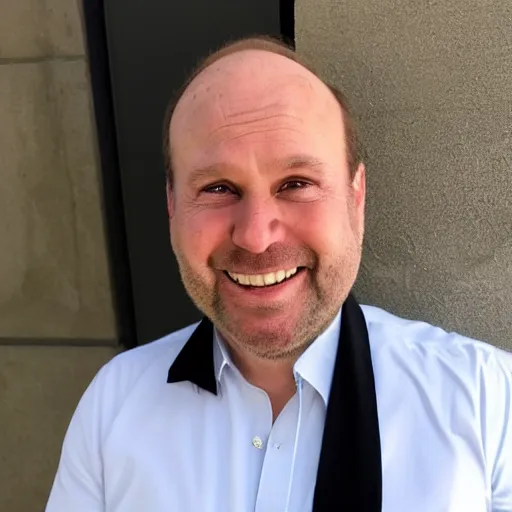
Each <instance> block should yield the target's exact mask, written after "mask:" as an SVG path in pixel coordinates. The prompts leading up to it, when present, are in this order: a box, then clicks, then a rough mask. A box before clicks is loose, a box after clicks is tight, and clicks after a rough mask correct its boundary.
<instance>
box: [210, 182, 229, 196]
mask: <svg viewBox="0 0 512 512" xmlns="http://www.w3.org/2000/svg"><path fill="white" fill-rule="evenodd" d="M203 192H206V193H207V194H218V195H223V194H229V193H235V191H234V190H233V189H232V188H231V187H229V186H228V185H226V184H224V183H217V184H215V185H209V186H208V187H205V188H204V189H203Z"/></svg>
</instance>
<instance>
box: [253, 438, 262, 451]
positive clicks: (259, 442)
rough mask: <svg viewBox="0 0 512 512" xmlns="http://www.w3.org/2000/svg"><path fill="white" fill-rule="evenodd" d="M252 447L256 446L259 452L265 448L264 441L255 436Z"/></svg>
mask: <svg viewBox="0 0 512 512" xmlns="http://www.w3.org/2000/svg"><path fill="white" fill-rule="evenodd" d="M252 445H253V446H254V448H258V450H261V449H262V448H263V441H262V440H261V439H260V438H259V437H258V436H255V437H253V439H252Z"/></svg>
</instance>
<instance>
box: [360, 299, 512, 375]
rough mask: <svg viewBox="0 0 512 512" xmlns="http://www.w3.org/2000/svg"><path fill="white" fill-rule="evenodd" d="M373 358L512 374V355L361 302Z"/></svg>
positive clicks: (434, 368)
mask: <svg viewBox="0 0 512 512" xmlns="http://www.w3.org/2000/svg"><path fill="white" fill-rule="evenodd" d="M362 309H363V313H364V316H365V319H366V323H367V326H368V333H369V338H370V345H371V350H372V358H375V359H376V360H377V361H379V360H380V361H381V363H382V364H384V363H385V361H386V360H389V359H392V360H395V361H403V362H406V363H407V364H408V365H409V366H410V368H411V369H416V370H418V371H420V372H421V370H428V371H429V372H430V374H431V376H433V375H432V373H436V372H439V373H440V374H446V375H450V376H451V377H457V376H458V377H461V378H463V379H464V380H466V379H474V378H475V377H476V376H477V374H479V373H482V372H483V373H484V374H485V373H486V372H495V371H498V372H500V373H505V374H508V375H510V374H511V370H512V368H511V366H512V365H511V360H510V358H511V355H510V354H509V353H507V352H504V351H502V350H500V349H498V348H496V347H494V346H493V345H490V344H489V343H485V342H483V341H479V340H475V339H472V338H469V337H467V336H463V335H461V334H458V333H455V332H448V331H446V330H444V329H442V328H441V327H438V326H435V325H431V324H429V323H426V322H422V321H417V320H409V319H406V318H401V317H399V316H396V315H393V314H391V313H389V312H387V311H384V310H382V309H380V308H377V307H373V306H362Z"/></svg>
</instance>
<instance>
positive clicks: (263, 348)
mask: <svg viewBox="0 0 512 512" xmlns="http://www.w3.org/2000/svg"><path fill="white" fill-rule="evenodd" d="M175 254H176V258H177V260H178V265H179V269H180V274H181V279H182V282H183V284H184V286H185V289H186V291H187V293H188V295H189V296H190V298H191V299H192V301H193V302H194V304H195V305H196V307H197V308H198V309H199V310H200V311H202V312H203V313H204V314H205V315H206V316H207V317H208V318H209V319H210V320H211V321H212V322H213V324H214V325H215V327H216V328H217V330H218V331H219V332H220V334H221V335H222V336H223V338H224V339H225V340H226V341H227V342H228V343H229V344H232V345H234V346H237V347H238V348H240V349H242V350H245V351H248V352H251V353H252V354H254V355H256V356H258V357H260V358H262V359H267V360H282V359H297V358H298V357H299V356H300V354H302V353H303V352H304V351H305V350H306V349H307V347H308V346H309V345H310V344H311V343H312V342H313V341H314V340H315V339H316V338H317V337H318V336H319V335H320V334H321V333H322V332H323V331H324V330H325V329H326V328H327V327H328V326H329V324H330V323H331V322H332V321H333V319H334V317H335V316H336V314H337V313H338V311H339V309H340V307H341V306H342V304H343V302H344V301H345V299H346V298H347V296H348V294H349V293H350V290H351V289H352V286H353V285H354V282H355V279H356V276H357V272H358V269H359V264H360V260H361V245H360V244H359V246H357V247H352V248H351V249H350V250H349V251H348V252H347V253H345V254H344V255H343V257H341V258H339V261H338V262H335V263H331V264H330V265H329V266H327V267H325V268H322V267H321V266H320V267H319V268H315V269H312V270H305V271H306V272H308V273H309V275H308V276H307V280H308V283H307V286H306V288H307V293H306V294H305V298H304V300H303V301H302V304H301V305H300V309H301V311H299V312H297V311H292V312H291V317H292V319H291V320H290V310H291V309H293V308H297V305H296V304H295V303H293V304H291V303H290V304H282V303H281V304H278V305H276V306H272V305H267V306H262V309H261V311H255V313H256V314H258V313H261V317H262V319H264V318H265V315H268V314H270V315H278V314H279V311H282V312H283V322H282V324H280V325H279V322H277V324H278V325H277V326H276V322H272V326H273V327H272V328H270V329H265V328H264V327H262V328H261V329H258V330H257V331H254V330H250V331H249V330H248V329H247V328H246V327H245V326H244V322H243V319H241V318H240V316H239V315H236V313H234V311H233V309H232V308H229V307H228V305H227V304H225V302H224V300H223V298H222V295H221V294H220V293H219V290H218V282H217V283H216V284H215V285H214V286H211V285H209V284H208V281H207V280H206V279H205V278H203V277H202V276H201V275H200V274H198V273H197V272H196V271H195V270H193V268H192V267H191V266H190V265H189V264H188V262H187V260H186V259H185V258H184V257H183V255H181V254H180V253H179V251H175ZM302 293H304V292H302ZM272 308H274V311H272ZM294 319H295V320H294ZM263 325H264V320H262V326H263Z"/></svg>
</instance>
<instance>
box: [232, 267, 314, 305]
mask: <svg viewBox="0 0 512 512" xmlns="http://www.w3.org/2000/svg"><path fill="white" fill-rule="evenodd" d="M306 273H307V270H306V269H301V270H299V271H298V272H297V273H296V274H295V275H293V276H292V277H291V278H288V279H286V280H284V281H281V282H280V283H278V284H274V285H271V286H242V285H239V284H237V283H235V282H233V281H232V280H231V279H230V278H229V277H228V276H227V275H226V274H225V273H224V272H223V273H222V276H223V280H222V281H223V282H224V283H226V286H229V292H230V293H233V294H236V295H238V296H241V297H246V298H247V299H250V298H253V299H255V300H257V299H262V300H263V299H264V300H272V299H273V300H276V299H278V298H282V297H283V296H284V295H288V294H290V293H293V292H296V291H297V289H298V287H299V286H300V285H301V284H302V283H303V281H304V279H305V278H306Z"/></svg>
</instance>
